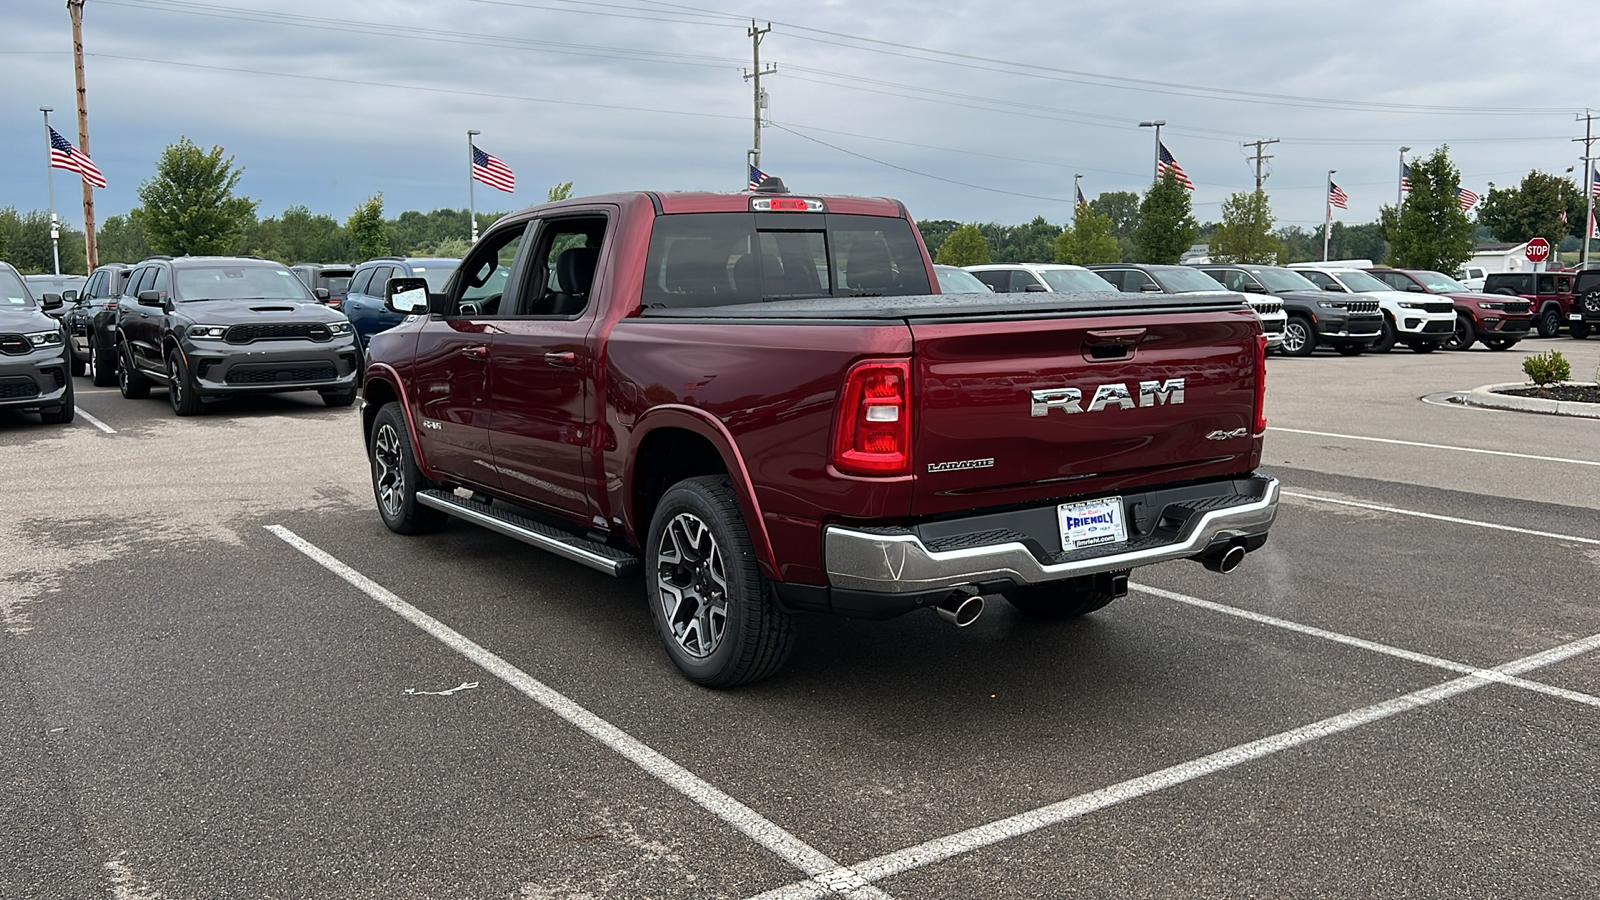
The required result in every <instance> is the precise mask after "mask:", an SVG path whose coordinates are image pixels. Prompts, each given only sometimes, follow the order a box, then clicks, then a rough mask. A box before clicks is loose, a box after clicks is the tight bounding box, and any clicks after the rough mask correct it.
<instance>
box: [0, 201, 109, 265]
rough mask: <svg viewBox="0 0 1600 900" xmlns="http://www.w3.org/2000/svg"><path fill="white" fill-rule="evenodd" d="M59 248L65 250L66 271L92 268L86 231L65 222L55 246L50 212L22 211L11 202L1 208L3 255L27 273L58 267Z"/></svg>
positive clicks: (64, 263) (0, 250) (1, 254)
mask: <svg viewBox="0 0 1600 900" xmlns="http://www.w3.org/2000/svg"><path fill="white" fill-rule="evenodd" d="M57 251H59V252H60V254H61V271H62V272H63V273H66V274H71V273H79V274H83V273H86V272H87V271H88V268H87V266H88V264H87V262H86V261H85V259H84V255H83V232H82V231H79V230H77V229H75V228H71V227H69V226H67V225H65V224H63V225H61V233H60V236H59V237H58V238H57V239H56V249H55V250H52V249H51V247H50V214H49V213H46V212H44V211H42V210H32V211H30V212H28V213H27V214H22V213H18V212H17V211H16V209H14V208H12V207H9V206H8V207H6V208H4V209H0V259H4V260H5V261H7V262H9V263H11V264H12V265H13V266H16V267H17V271H19V272H21V273H22V274H24V275H42V274H47V273H50V272H54V271H55V266H56V259H55V257H56V252H57Z"/></svg>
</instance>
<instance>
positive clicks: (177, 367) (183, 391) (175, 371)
mask: <svg viewBox="0 0 1600 900" xmlns="http://www.w3.org/2000/svg"><path fill="white" fill-rule="evenodd" d="M198 387H199V385H196V384H195V381H194V375H193V373H191V372H190V371H189V361H188V360H187V359H184V358H183V354H182V353H180V352H179V351H178V350H176V349H174V350H173V351H172V352H171V353H168V354H167V399H168V401H170V402H171V403H172V411H173V412H175V413H177V414H178V415H180V416H198V415H200V414H201V413H202V412H205V407H204V406H203V405H202V404H201V402H200V392H199V391H198V390H197V389H196V388H198Z"/></svg>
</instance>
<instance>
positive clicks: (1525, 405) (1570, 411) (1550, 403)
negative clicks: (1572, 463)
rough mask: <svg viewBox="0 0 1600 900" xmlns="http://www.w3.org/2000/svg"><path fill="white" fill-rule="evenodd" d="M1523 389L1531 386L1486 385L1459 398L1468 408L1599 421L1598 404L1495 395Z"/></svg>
mask: <svg viewBox="0 0 1600 900" xmlns="http://www.w3.org/2000/svg"><path fill="white" fill-rule="evenodd" d="M1562 383H1563V384H1572V385H1586V384H1588V383H1589V382H1585V381H1566V382H1562ZM1525 387H1531V385H1529V384H1528V383H1527V382H1523V381H1513V382H1508V383H1506V384H1486V385H1484V386H1483V387H1476V388H1473V389H1472V390H1470V391H1468V392H1466V393H1465V394H1462V395H1460V396H1461V399H1462V401H1463V402H1465V403H1466V404H1467V405H1468V406H1483V407H1488V408H1490V409H1514V410H1519V411H1521V412H1536V413H1546V414H1548V415H1553V416H1578V417H1581V418H1585V419H1600V403H1580V402H1578V401H1576V400H1545V399H1543V398H1541V397H1512V396H1509V395H1506V394H1497V393H1495V391H1497V390H1500V389H1503V388H1525Z"/></svg>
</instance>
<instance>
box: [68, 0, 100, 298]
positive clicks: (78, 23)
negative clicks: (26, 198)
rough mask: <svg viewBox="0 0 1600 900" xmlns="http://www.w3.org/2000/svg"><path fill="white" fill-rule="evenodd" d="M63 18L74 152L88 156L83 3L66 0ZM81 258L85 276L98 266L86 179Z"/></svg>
mask: <svg viewBox="0 0 1600 900" xmlns="http://www.w3.org/2000/svg"><path fill="white" fill-rule="evenodd" d="M67 14H68V15H70V16H72V70H73V74H74V76H76V78H77V82H78V149H79V150H81V151H83V155H84V156H88V155H89V92H88V89H87V88H85V87H84V86H83V0H67ZM83 256H84V259H85V260H86V262H87V265H88V267H89V272H93V271H94V269H95V266H98V265H100V248H99V245H98V243H97V242H96V241H95V236H94V187H93V186H92V185H91V184H89V181H88V179H83ZM84 274H86V275H87V274H88V272H85V273H84Z"/></svg>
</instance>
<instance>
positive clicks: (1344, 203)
mask: <svg viewBox="0 0 1600 900" xmlns="http://www.w3.org/2000/svg"><path fill="white" fill-rule="evenodd" d="M1328 202H1329V203H1331V204H1333V205H1334V206H1337V207H1339V208H1340V209H1349V208H1350V198H1349V196H1347V195H1346V194H1345V192H1344V188H1341V187H1339V186H1338V185H1337V184H1334V183H1333V179H1331V178H1330V179H1328Z"/></svg>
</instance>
